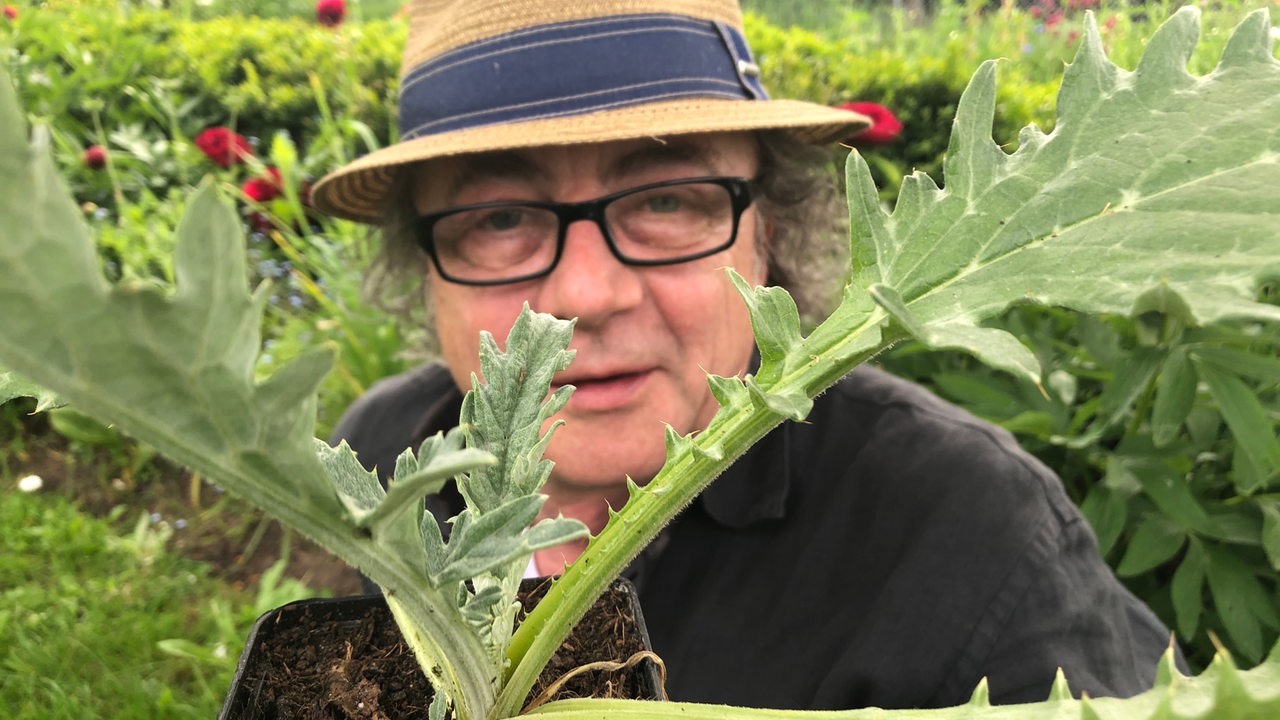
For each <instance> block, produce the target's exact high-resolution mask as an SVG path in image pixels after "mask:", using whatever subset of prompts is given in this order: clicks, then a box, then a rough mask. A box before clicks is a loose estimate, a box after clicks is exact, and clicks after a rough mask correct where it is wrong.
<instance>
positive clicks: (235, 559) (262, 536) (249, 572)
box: [0, 415, 362, 596]
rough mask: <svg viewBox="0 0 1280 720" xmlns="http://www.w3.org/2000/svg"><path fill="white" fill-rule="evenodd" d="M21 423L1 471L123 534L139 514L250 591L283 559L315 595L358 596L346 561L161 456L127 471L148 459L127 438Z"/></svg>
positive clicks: (26, 419) (30, 420) (32, 419)
mask: <svg viewBox="0 0 1280 720" xmlns="http://www.w3.org/2000/svg"><path fill="white" fill-rule="evenodd" d="M19 423H20V426H21V427H20V428H19V430H20V432H21V439H20V441H12V442H9V441H4V440H0V447H6V448H8V452H7V453H6V456H5V458H4V459H5V465H6V467H4V468H3V470H4V471H5V472H6V474H8V475H10V476H12V477H23V476H25V475H38V476H40V478H41V479H42V480H43V491H44V492H57V493H61V494H63V495H65V496H67V497H69V498H71V499H72V500H73V501H74V502H75V503H77V504H78V505H79V506H80V507H81V508H83V509H84V510H85V512H87V513H89V514H92V515H96V516H100V517H107V516H109V515H111V514H112V513H113V512H116V513H118V514H119V517H118V520H117V521H118V522H119V523H120V524H121V526H122V529H129V528H132V527H133V526H134V523H136V522H137V520H138V517H139V515H140V514H143V513H146V514H147V515H148V516H149V518H150V521H151V522H156V523H168V524H169V526H170V527H171V528H172V529H173V535H172V539H171V540H170V547H171V548H172V549H174V550H176V551H177V552H179V553H181V554H182V555H184V556H186V557H189V558H191V559H193V560H197V561H200V562H203V563H206V564H208V565H209V566H210V569H211V573H212V574H213V575H214V576H215V577H218V578H221V579H223V580H224V581H226V582H227V583H229V584H232V585H234V586H239V587H253V586H255V585H256V584H257V583H258V581H259V580H260V579H261V577H262V573H264V572H265V571H266V570H267V569H269V568H270V567H271V566H272V565H274V564H275V563H276V562H277V561H278V560H279V559H280V558H281V557H285V556H287V558H288V560H287V565H286V569H285V575H286V576H288V577H292V578H296V579H298V580H301V581H302V582H304V583H306V585H307V586H308V587H310V588H312V589H314V590H317V591H329V592H331V593H333V594H334V595H337V596H341V595H352V594H359V593H361V592H362V589H361V586H360V576H359V574H358V573H357V572H356V571H355V570H353V569H352V568H351V567H349V566H348V565H347V564H346V563H344V562H343V561H341V560H339V559H338V558H336V557H334V556H333V555H331V554H330V553H329V552H328V551H326V550H324V549H323V548H321V547H319V546H317V545H315V544H314V543H312V542H310V541H308V540H306V539H305V538H302V537H300V536H299V535H298V534H297V533H295V532H292V531H290V530H288V529H286V528H284V527H282V526H281V525H280V524H279V523H278V522H276V521H274V520H271V519H270V518H268V517H266V516H265V515H264V514H263V513H261V512H260V511H258V510H257V509H255V508H253V507H251V506H249V505H248V504H246V503H244V502H241V501H240V500H238V499H236V498H233V497H230V496H229V495H227V494H226V493H225V492H223V491H222V490H221V489H220V488H218V487H216V486H214V485H212V484H210V483H208V482H206V481H204V480H202V479H200V478H198V477H193V476H192V474H191V473H190V472H189V471H187V470H186V469H184V468H182V467H179V466H176V465H174V464H173V463H170V462H168V461H166V460H164V459H163V458H159V457H155V458H151V459H148V460H146V461H145V462H142V463H140V467H138V468H137V469H136V470H133V469H131V468H130V465H131V464H132V461H133V460H135V459H138V458H140V457H145V455H139V453H144V451H142V450H141V449H140V448H138V446H137V445H136V444H134V443H132V442H131V441H124V442H123V443H121V444H119V445H116V446H112V447H102V446H97V447H89V446H85V445H82V444H77V443H73V442H71V441H69V440H67V439H66V438H65V437H63V436H62V435H60V434H58V433H57V432H55V431H54V430H53V429H52V428H50V427H49V421H48V420H47V418H45V416H43V415H23V416H22V417H21V420H20V421H19ZM8 432H9V430H8V429H7V428H6V429H5V433H6V434H7V433H8ZM13 440H16V439H13ZM117 508H123V512H121V511H120V510H116V509H117Z"/></svg>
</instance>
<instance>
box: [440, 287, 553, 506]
mask: <svg viewBox="0 0 1280 720" xmlns="http://www.w3.org/2000/svg"><path fill="white" fill-rule="evenodd" d="M572 332H573V323H572V322H569V321H565V320H558V319H556V318H553V317H551V316H549V315H542V314H537V313H532V312H529V310H528V306H527V305H526V306H525V311H524V312H522V313H521V314H520V316H519V317H518V318H517V319H516V322H515V324H514V325H513V326H512V328H511V331H510V333H508V336H507V340H506V348H507V352H505V353H504V352H502V350H501V349H500V348H499V347H498V344H497V342H496V341H495V340H494V338H493V336H492V335H490V334H488V333H482V335H481V339H480V368H481V372H482V373H483V374H484V384H483V385H482V384H480V383H479V381H478V379H477V378H472V386H473V388H472V390H471V392H469V393H467V396H466V398H465V399H464V400H463V405H462V416H461V423H462V426H463V428H464V429H465V430H466V432H467V433H468V445H469V446H470V447H473V448H476V449H479V450H484V451H486V452H489V453H491V454H493V455H494V457H496V458H497V463H496V464H495V465H494V466H492V467H489V468H483V469H479V470H477V471H475V472H472V473H470V474H469V475H468V477H466V478H464V479H463V480H462V481H461V482H459V490H461V491H462V495H463V497H464V498H466V499H467V503H468V505H470V506H471V507H474V508H476V509H477V510H478V511H480V512H488V511H490V510H492V509H493V508H496V507H498V506H500V505H502V504H504V503H506V502H508V501H509V500H511V499H512V498H513V497H516V496H519V495H523V494H528V493H532V492H536V491H537V489H538V488H539V487H541V484H542V482H543V481H544V480H545V479H546V471H545V470H544V468H543V466H541V464H540V463H539V462H538V461H537V460H536V459H535V458H540V457H541V454H542V449H543V448H544V447H545V442H546V441H545V440H544V438H543V434H542V425H543V423H544V422H545V421H546V420H547V418H549V417H551V415H553V414H555V413H556V412H558V411H559V410H560V408H561V407H563V406H564V403H565V402H567V401H568V397H569V393H570V392H572V391H571V390H569V389H567V388H560V389H559V391H557V392H556V393H554V394H552V396H551V397H550V398H548V397H547V391H548V388H549V386H550V385H551V379H552V377H553V376H554V375H555V373H557V372H559V371H561V370H564V369H565V368H566V367H568V364H569V361H570V360H571V359H572V357H573V353H572V352H570V351H568V350H565V348H566V347H568V344H569V337H570V335H571V334H572ZM535 453H536V455H535Z"/></svg>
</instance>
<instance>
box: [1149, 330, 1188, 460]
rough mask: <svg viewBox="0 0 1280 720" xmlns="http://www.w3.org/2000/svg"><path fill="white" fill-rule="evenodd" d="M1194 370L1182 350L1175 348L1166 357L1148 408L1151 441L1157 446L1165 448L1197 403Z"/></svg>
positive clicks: (1184, 351)
mask: <svg viewBox="0 0 1280 720" xmlns="http://www.w3.org/2000/svg"><path fill="white" fill-rule="evenodd" d="M1196 382H1197V379H1196V373H1195V368H1193V367H1192V366H1191V363H1190V362H1188V361H1187V352H1186V349H1185V348H1175V349H1174V350H1173V352H1171V353H1169V356H1168V357H1167V358H1165V361H1164V365H1163V366H1162V367H1161V368H1160V376H1159V377H1158V378H1157V379H1156V397H1155V402H1154V403H1153V404H1152V407H1151V439H1152V442H1154V443H1155V445H1156V447H1164V446H1165V445H1168V444H1169V443H1170V442H1171V441H1172V440H1173V439H1174V438H1175V437H1176V436H1177V434H1178V429H1179V428H1181V427H1182V423H1183V422H1184V421H1186V419H1187V416H1188V415H1190V414H1191V408H1192V407H1193V406H1194V405H1195V400H1196Z"/></svg>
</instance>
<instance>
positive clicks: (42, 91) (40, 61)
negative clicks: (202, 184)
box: [0, 8, 405, 144]
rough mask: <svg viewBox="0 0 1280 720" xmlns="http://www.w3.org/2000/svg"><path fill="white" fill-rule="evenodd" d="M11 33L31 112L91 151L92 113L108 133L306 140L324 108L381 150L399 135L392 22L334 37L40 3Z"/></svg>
mask: <svg viewBox="0 0 1280 720" xmlns="http://www.w3.org/2000/svg"><path fill="white" fill-rule="evenodd" d="M8 32H9V34H10V36H11V38H12V48H10V49H9V50H8V52H7V58H6V61H7V62H8V63H9V64H10V66H11V67H10V70H11V72H12V75H13V77H15V78H16V79H17V83H18V91H19V94H20V97H21V98H22V101H23V103H24V104H25V107H27V108H28V110H29V112H31V113H32V114H33V115H34V116H35V117H36V118H37V119H44V120H47V121H50V122H52V123H54V124H55V125H56V127H57V128H58V129H59V130H60V131H62V132H64V133H72V134H76V135H79V136H80V137H82V138H85V144H89V139H91V138H93V137H94V136H95V120H94V116H95V114H97V115H98V116H99V122H100V123H101V124H102V125H103V126H105V127H108V128H118V127H125V126H131V125H141V126H143V127H144V128H147V129H150V130H154V131H155V132H158V133H161V134H165V135H169V136H173V135H178V136H181V137H185V138H191V137H194V136H195V135H196V134H197V133H199V132H200V130H202V129H204V128H205V127H208V126H211V125H230V126H234V127H235V128H236V129H237V130H238V131H239V132H240V133H241V134H243V135H246V136H256V137H270V136H271V135H273V134H274V133H277V132H281V131H284V132H288V133H289V134H290V135H291V136H292V137H294V138H295V139H303V138H309V137H312V136H314V135H315V134H316V133H317V132H318V129H319V126H320V124H321V123H322V122H323V115H324V111H323V107H324V105H327V107H328V112H331V113H332V115H333V116H334V117H340V118H349V119H353V120H356V121H358V122H360V123H363V124H364V125H366V126H368V127H369V128H370V129H371V130H372V131H373V133H374V134H375V135H376V137H377V138H378V140H379V141H380V142H381V143H383V144H385V143H386V142H387V141H389V139H390V138H391V136H392V125H393V122H394V97H395V86H396V75H397V72H398V69H399V51H400V48H401V47H402V46H403V43H404V35H405V28H404V25H403V23H400V22H398V21H395V20H385V21H375V22H370V23H367V24H362V25H347V26H345V27H343V28H341V29H340V30H338V31H331V30H327V29H325V28H321V27H318V26H316V25H315V24H314V23H310V22H307V21H305V20H301V19H286V20H263V19H259V18H249V17H240V16H228V17H220V18H214V19H210V20H206V21H191V22H188V21H184V20H182V19H180V18H178V17H176V16H174V15H172V14H170V13H165V12H160V11H142V10H140V11H136V12H132V13H128V14H124V13H120V12H118V11H116V10H111V9H101V8H88V9H80V10H40V9H35V8H32V9H28V10H25V11H24V12H23V13H22V16H21V18H20V22H19V23H16V24H15V28H13V29H10V30H9V31H8ZM3 42H4V33H3V32H0V45H2V44H3ZM313 77H314V79H315V82H314V84H313V80H312V78H313ZM322 103H323V105H322Z"/></svg>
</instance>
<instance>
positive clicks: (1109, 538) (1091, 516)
mask: <svg viewBox="0 0 1280 720" xmlns="http://www.w3.org/2000/svg"><path fill="white" fill-rule="evenodd" d="M1126 497H1127V496H1126V495H1125V494H1124V493H1122V492H1119V491H1117V490H1113V489H1111V488H1109V487H1107V486H1106V485H1101V484H1099V485H1094V486H1093V487H1091V488H1089V494H1088V495H1086V496H1085V499H1084V502H1083V503H1081V504H1080V512H1081V513H1083V514H1084V516H1085V519H1086V520H1088V521H1089V525H1090V527H1092V528H1093V532H1094V534H1095V535H1097V536H1098V553H1099V554H1100V555H1102V556H1103V557H1106V556H1107V555H1109V554H1110V553H1111V549H1112V548H1113V547H1115V544H1116V540H1119V539H1120V534H1121V533H1123V532H1124V528H1125V524H1126V521H1127V520H1128V517H1129V506H1128V502H1127V500H1126Z"/></svg>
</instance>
